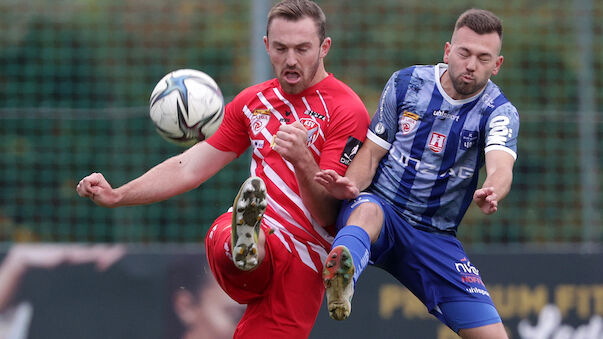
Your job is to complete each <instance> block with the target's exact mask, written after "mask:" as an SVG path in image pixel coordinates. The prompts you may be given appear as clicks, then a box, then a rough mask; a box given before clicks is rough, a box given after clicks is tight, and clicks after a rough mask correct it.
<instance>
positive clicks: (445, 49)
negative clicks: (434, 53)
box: [443, 42, 452, 64]
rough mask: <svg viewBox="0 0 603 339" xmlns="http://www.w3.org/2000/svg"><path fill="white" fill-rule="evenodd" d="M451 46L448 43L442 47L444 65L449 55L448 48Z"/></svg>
mask: <svg viewBox="0 0 603 339" xmlns="http://www.w3.org/2000/svg"><path fill="white" fill-rule="evenodd" d="M451 46H452V45H451V44H450V42H446V44H445V45H444V59H443V60H444V63H445V64H447V63H448V56H449V55H450V48H451Z"/></svg>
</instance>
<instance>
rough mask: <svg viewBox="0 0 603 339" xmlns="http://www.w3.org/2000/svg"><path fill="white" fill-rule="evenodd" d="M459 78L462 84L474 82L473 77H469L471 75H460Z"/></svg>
mask: <svg viewBox="0 0 603 339" xmlns="http://www.w3.org/2000/svg"><path fill="white" fill-rule="evenodd" d="M460 78H461V80H463V81H464V82H472V81H473V80H474V79H473V76H471V75H469V74H463V75H461V77H460Z"/></svg>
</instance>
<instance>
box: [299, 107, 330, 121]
mask: <svg viewBox="0 0 603 339" xmlns="http://www.w3.org/2000/svg"><path fill="white" fill-rule="evenodd" d="M304 114H307V115H309V116H311V117H315V118H316V119H320V120H325V116H324V115H322V114H320V113H316V112H314V111H311V110H309V109H307V110H306V111H305V112H304Z"/></svg>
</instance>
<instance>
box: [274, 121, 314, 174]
mask: <svg viewBox="0 0 603 339" xmlns="http://www.w3.org/2000/svg"><path fill="white" fill-rule="evenodd" d="M307 143H308V131H307V130H306V129H305V128H304V126H303V125H302V124H301V123H300V122H299V121H295V122H293V123H292V124H289V125H281V126H280V128H279V130H278V132H276V134H275V135H274V139H273V140H272V149H273V150H274V151H275V152H277V153H278V154H280V155H281V157H283V159H285V160H287V161H289V162H290V163H292V164H293V165H294V166H295V165H296V164H298V163H300V162H302V161H310V160H311V159H313V158H312V154H311V153H310V151H309V150H308V146H307Z"/></svg>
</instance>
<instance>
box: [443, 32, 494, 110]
mask: <svg viewBox="0 0 603 339" xmlns="http://www.w3.org/2000/svg"><path fill="white" fill-rule="evenodd" d="M500 47H501V40H500V37H499V36H498V34H497V33H496V32H492V33H487V34H481V35H480V34H477V33H475V32H474V31H473V30H471V29H469V28H468V27H461V28H459V29H458V30H456V31H455V32H454V34H453V35H452V39H451V42H447V43H446V47H445V49H444V62H445V63H447V64H448V72H446V73H445V74H444V77H443V78H442V86H443V87H444V89H445V90H446V92H447V94H448V95H450V96H451V97H452V98H453V99H456V100H458V99H465V98H469V97H471V96H473V95H475V94H477V93H478V92H479V91H481V90H482V88H484V86H486V84H487V83H488V80H489V79H490V77H491V76H493V75H496V74H497V73H498V71H499V70H500V66H501V65H502V62H503V57H502V56H501V55H499V52H500Z"/></svg>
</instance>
